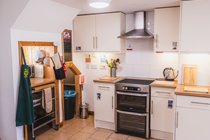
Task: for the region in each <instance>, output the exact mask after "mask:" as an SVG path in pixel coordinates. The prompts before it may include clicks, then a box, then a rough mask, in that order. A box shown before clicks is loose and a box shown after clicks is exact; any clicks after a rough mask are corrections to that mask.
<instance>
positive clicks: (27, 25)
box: [13, 0, 79, 33]
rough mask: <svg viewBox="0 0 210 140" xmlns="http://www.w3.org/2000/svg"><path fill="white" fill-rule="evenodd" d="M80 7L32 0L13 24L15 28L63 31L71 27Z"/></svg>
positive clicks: (37, 30)
mask: <svg viewBox="0 0 210 140" xmlns="http://www.w3.org/2000/svg"><path fill="white" fill-rule="evenodd" d="M78 13H79V10H78V9H75V8H71V7H69V6H66V5H63V4H60V3H57V2H54V1H51V0H30V1H29V2H28V4H27V5H26V7H25V8H24V11H23V12H22V13H21V14H20V16H19V17H18V19H17V20H16V22H15V23H14V25H13V28H14V29H20V30H27V31H36V32H48V33H61V32H62V31H63V29H65V28H67V29H69V28H71V25H72V20H73V18H74V17H75V16H76V15H77V14H78Z"/></svg>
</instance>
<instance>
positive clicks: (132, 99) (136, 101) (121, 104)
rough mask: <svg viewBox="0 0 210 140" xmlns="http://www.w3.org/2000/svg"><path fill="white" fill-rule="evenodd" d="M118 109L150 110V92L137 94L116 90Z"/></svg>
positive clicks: (139, 111) (131, 110)
mask: <svg viewBox="0 0 210 140" xmlns="http://www.w3.org/2000/svg"><path fill="white" fill-rule="evenodd" d="M116 96H117V109H118V110H121V111H128V112H135V113H146V112H148V109H149V106H148V104H147V103H148V99H149V98H148V96H149V94H136V93H126V92H119V91H117V92H116Z"/></svg>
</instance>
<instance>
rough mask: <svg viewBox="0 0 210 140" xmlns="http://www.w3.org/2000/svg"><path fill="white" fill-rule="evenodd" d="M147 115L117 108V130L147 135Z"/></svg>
mask: <svg viewBox="0 0 210 140" xmlns="http://www.w3.org/2000/svg"><path fill="white" fill-rule="evenodd" d="M147 117H148V116H147V114H138V113H131V112H126V111H120V110H117V122H118V123H117V131H118V132H121V133H124V134H131V135H134V136H140V137H144V138H146V137H148V136H147V128H148V127H149V126H148V124H149V123H148V122H147V121H149V120H148V119H147Z"/></svg>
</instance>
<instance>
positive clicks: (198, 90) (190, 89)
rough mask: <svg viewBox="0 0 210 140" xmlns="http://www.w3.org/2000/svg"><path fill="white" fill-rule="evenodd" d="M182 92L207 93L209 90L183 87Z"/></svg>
mask: <svg viewBox="0 0 210 140" xmlns="http://www.w3.org/2000/svg"><path fill="white" fill-rule="evenodd" d="M184 91H189V92H203V93H208V92H209V89H208V88H205V87H193V86H184Z"/></svg>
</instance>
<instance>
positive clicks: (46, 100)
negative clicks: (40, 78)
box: [42, 88, 53, 113]
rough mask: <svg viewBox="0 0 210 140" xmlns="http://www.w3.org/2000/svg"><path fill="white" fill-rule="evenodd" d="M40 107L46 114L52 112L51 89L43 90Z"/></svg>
mask: <svg viewBox="0 0 210 140" xmlns="http://www.w3.org/2000/svg"><path fill="white" fill-rule="evenodd" d="M42 99H43V100H42V107H43V108H44V109H45V111H46V113H50V112H51V111H52V110H53V103H52V89H51V88H46V89H44V94H43V96H42Z"/></svg>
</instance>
